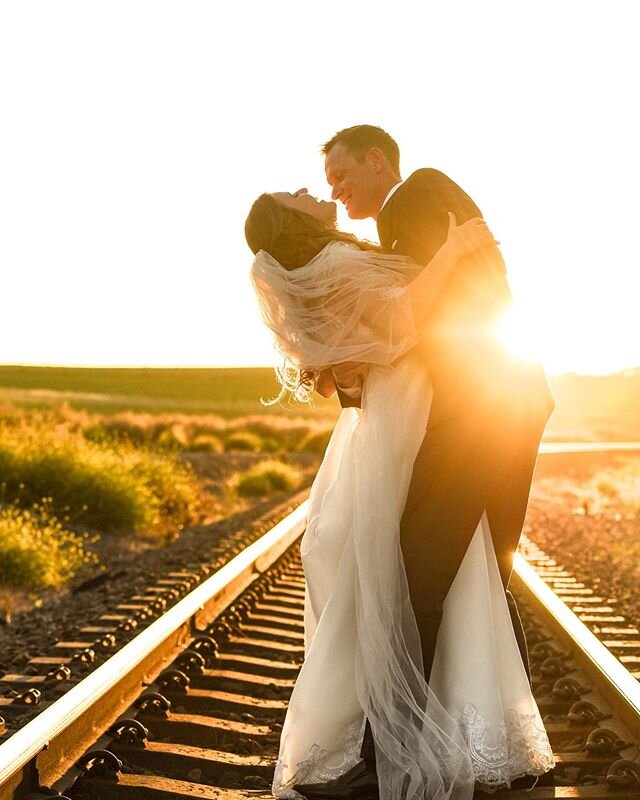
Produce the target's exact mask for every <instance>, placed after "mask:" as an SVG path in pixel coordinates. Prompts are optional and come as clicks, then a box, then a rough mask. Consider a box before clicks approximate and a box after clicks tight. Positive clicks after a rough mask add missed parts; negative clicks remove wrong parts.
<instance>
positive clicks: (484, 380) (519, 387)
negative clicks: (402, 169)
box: [378, 169, 553, 425]
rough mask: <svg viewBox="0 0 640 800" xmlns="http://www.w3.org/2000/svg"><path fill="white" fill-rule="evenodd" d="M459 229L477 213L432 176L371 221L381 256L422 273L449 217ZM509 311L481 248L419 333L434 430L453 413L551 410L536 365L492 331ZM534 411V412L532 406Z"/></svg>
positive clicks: (497, 269) (503, 287)
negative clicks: (402, 260) (403, 260)
mask: <svg viewBox="0 0 640 800" xmlns="http://www.w3.org/2000/svg"><path fill="white" fill-rule="evenodd" d="M449 211H452V212H453V213H454V214H455V215H456V221H457V223H458V224H462V223H463V222H466V221H467V220H468V219H471V218H472V217H481V216H482V212H481V211H480V209H479V208H478V206H477V205H476V204H475V203H474V202H473V200H472V199H471V198H470V197H469V195H468V194H466V193H465V192H464V191H463V190H462V189H461V188H460V187H459V186H458V185H457V184H456V183H454V182H453V181H452V180H451V179H450V178H448V177H447V176H446V175H445V174H443V173H442V172H439V171H438V170H435V169H420V170H418V171H417V172H414V173H413V175H411V176H410V177H409V178H408V179H407V180H406V181H405V182H404V183H403V184H402V186H400V188H399V189H397V191H396V192H395V193H394V194H393V196H392V197H391V198H390V199H389V201H388V202H387V204H386V205H385V207H384V208H383V209H382V211H381V212H380V215H379V217H378V233H379V236H380V243H381V244H382V246H383V248H384V249H385V250H386V251H388V252H392V253H395V254H398V255H405V256H410V257H411V258H413V259H414V260H415V261H417V262H418V263H419V264H423V265H426V264H428V262H429V261H430V260H431V259H432V258H433V256H434V254H435V253H436V251H437V250H438V249H439V248H440V247H441V246H442V244H443V243H444V242H445V240H446V238H447V231H448V226H449V217H448V212H449ZM510 304H511V292H510V289H509V285H508V283H507V276H506V269H505V265H504V261H503V259H502V255H501V254H500V251H499V250H498V248H497V247H490V248H484V249H483V250H482V251H480V252H479V253H477V254H473V255H470V256H467V257H465V258H464V259H462V260H461V261H460V262H459V263H458V264H457V265H456V267H455V268H454V270H453V272H452V273H451V275H450V277H449V278H448V280H447V282H446V283H445V285H444V287H443V288H442V291H441V293H440V295H439V297H438V299H437V300H436V302H435V304H434V306H433V307H432V309H431V311H430V312H429V316H428V317H427V320H426V321H425V324H424V326H423V328H422V337H421V339H422V343H421V348H422V351H423V353H424V358H425V363H426V367H427V370H428V372H429V376H430V379H431V382H432V384H433V388H434V399H433V404H432V408H431V413H430V417H429V424H430V425H433V424H436V423H437V422H439V421H440V420H442V419H444V418H448V417H451V416H452V415H455V414H457V413H464V412H467V411H468V410H469V409H473V408H475V409H477V410H478V413H484V414H486V413H487V412H488V413H495V414H498V415H503V414H509V413H510V412H512V411H514V412H517V413H518V414H520V413H521V412H522V403H523V402H525V403H526V405H527V406H528V411H529V412H531V411H533V410H534V409H533V406H536V408H537V411H536V412H535V416H539V415H542V416H544V418H545V420H546V419H547V418H548V416H549V414H550V412H551V409H552V408H553V400H552V398H551V393H550V391H549V388H548V385H547V382H546V378H545V377H544V373H543V372H542V369H541V368H540V366H539V365H532V364H523V362H521V361H518V360H517V359H515V358H513V357H512V356H510V355H509V354H508V353H507V351H506V350H505V348H504V347H503V346H502V345H501V344H500V343H499V341H498V339H497V337H496V330H495V329H496V324H497V322H498V321H499V319H500V318H501V317H502V315H503V314H504V312H505V311H506V310H507V308H508V307H509V305H510ZM532 404H533V405H532Z"/></svg>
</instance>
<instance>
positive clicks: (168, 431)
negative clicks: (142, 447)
mask: <svg viewBox="0 0 640 800" xmlns="http://www.w3.org/2000/svg"><path fill="white" fill-rule="evenodd" d="M188 441H189V440H188V437H187V433H186V431H185V429H184V427H183V426H182V425H179V424H175V425H169V426H167V427H166V428H164V429H161V430H159V431H158V432H157V435H156V439H155V443H156V444H157V445H158V447H161V448H162V449H163V450H184V449H185V448H186V447H187V444H188Z"/></svg>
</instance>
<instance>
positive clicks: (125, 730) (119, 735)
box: [107, 717, 149, 747]
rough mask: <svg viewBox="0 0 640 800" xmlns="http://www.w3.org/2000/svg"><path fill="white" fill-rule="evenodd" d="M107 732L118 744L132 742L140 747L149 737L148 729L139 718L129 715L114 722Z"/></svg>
mask: <svg viewBox="0 0 640 800" xmlns="http://www.w3.org/2000/svg"><path fill="white" fill-rule="evenodd" d="M107 733H108V734H109V736H113V738H114V739H115V740H116V741H117V742H118V743H120V744H133V745H138V746H141V747H144V743H145V742H146V741H147V739H148V738H149V730H148V729H147V728H145V726H144V725H143V724H142V723H141V722H140V721H139V720H137V719H132V718H131V717H127V719H121V720H118V722H114V723H113V725H112V726H111V727H110V728H109V729H108V731H107Z"/></svg>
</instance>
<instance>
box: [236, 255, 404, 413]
mask: <svg viewBox="0 0 640 800" xmlns="http://www.w3.org/2000/svg"><path fill="white" fill-rule="evenodd" d="M417 271H418V267H417V266H416V264H415V262H414V261H412V260H410V259H407V258H399V257H397V256H388V255H384V254H382V253H379V252H377V251H372V250H367V251H362V250H359V249H358V248H357V247H354V246H353V245H350V244H345V243H343V242H333V243H332V244H329V245H327V247H325V248H324V249H323V250H322V251H321V252H320V253H319V254H318V255H317V256H316V257H315V258H313V259H312V260H311V261H310V262H309V263H308V264H306V265H305V266H303V267H300V268H298V269H294V270H287V269H285V268H284V267H282V266H281V265H280V264H279V263H278V262H277V261H276V260H275V259H274V258H272V256H270V255H269V254H268V253H267V252H265V251H264V250H261V251H259V252H258V254H257V256H256V258H255V261H254V263H253V267H252V270H251V279H252V281H253V285H254V288H255V290H256V294H257V296H258V300H259V306H260V312H261V315H262V318H263V320H264V322H265V324H266V325H267V327H269V328H270V329H271V331H272V332H273V334H274V338H275V344H276V347H277V349H278V351H279V352H280V353H281V354H282V356H283V358H284V362H285V365H284V367H283V368H281V369H279V370H277V372H278V378H279V380H280V382H281V383H282V384H283V387H284V389H286V390H290V391H292V392H294V394H295V391H296V388H297V386H298V384H299V378H300V373H301V371H302V370H311V371H319V370H321V369H324V368H326V367H330V366H335V365H338V364H344V363H345V362H348V361H357V362H360V363H364V364H390V363H392V362H393V361H395V360H396V359H397V358H398V357H399V356H401V355H402V354H403V353H406V352H407V351H408V350H409V349H410V348H411V347H413V346H414V345H415V344H416V341H417V335H416V330H415V326H414V324H413V317H412V314H411V304H410V301H409V298H408V296H407V295H406V293H405V291H404V287H405V285H406V284H407V283H408V281H409V280H410V279H411V278H412V277H414V276H415V275H416V274H417ZM299 399H308V398H307V397H299Z"/></svg>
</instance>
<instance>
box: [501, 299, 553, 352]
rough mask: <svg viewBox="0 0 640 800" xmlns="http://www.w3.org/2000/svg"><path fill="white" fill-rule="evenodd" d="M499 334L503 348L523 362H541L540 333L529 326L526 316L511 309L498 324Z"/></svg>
mask: <svg viewBox="0 0 640 800" xmlns="http://www.w3.org/2000/svg"><path fill="white" fill-rule="evenodd" d="M497 334H498V338H499V339H500V341H501V343H502V344H503V346H504V347H505V348H506V349H507V350H508V351H509V352H510V353H511V354H512V355H514V356H516V358H520V359H522V360H523V361H541V360H543V358H542V356H543V353H542V352H541V351H542V347H541V342H540V333H539V331H538V330H537V329H536V327H533V326H531V325H530V324H529V321H528V320H527V318H526V315H525V314H523V313H521V311H519V310H516V309H514V308H510V309H509V310H508V311H506V312H505V313H504V315H503V317H502V319H501V320H500V322H499V323H498V326H497Z"/></svg>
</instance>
